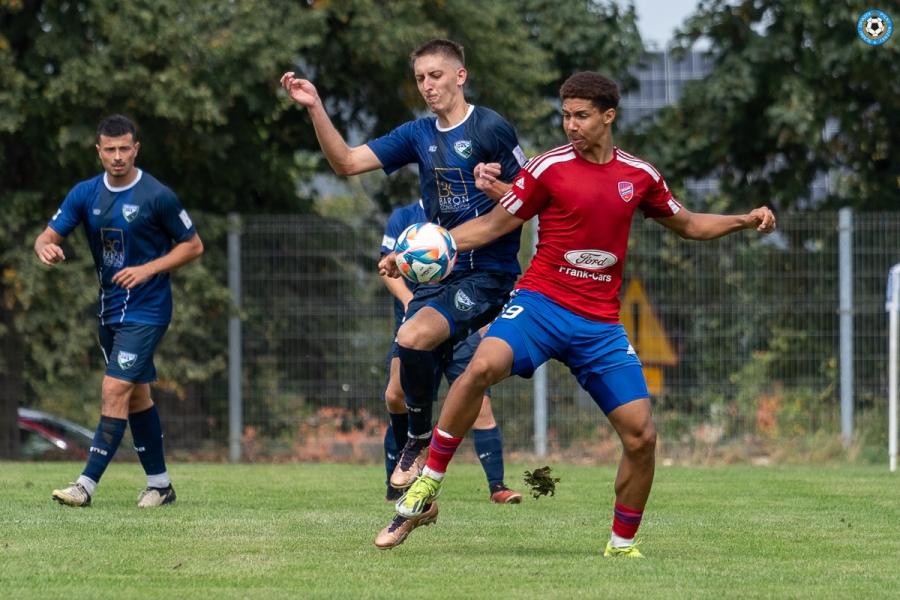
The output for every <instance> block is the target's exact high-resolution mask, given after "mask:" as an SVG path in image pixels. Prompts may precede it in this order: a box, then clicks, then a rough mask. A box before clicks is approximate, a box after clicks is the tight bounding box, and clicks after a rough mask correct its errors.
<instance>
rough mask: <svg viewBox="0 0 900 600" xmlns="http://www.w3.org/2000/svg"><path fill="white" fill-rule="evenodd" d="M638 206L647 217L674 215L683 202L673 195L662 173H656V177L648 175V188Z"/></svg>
mask: <svg viewBox="0 0 900 600" xmlns="http://www.w3.org/2000/svg"><path fill="white" fill-rule="evenodd" d="M638 208H640V209H641V211H642V212H643V213H644V218H645V219H651V218H661V217H671V216H674V215H676V214H678V211H679V210H681V204H679V202H678V200H676V199H675V198H674V197H673V196H672V192H670V191H669V186H668V185H666V182H665V180H664V179H663V178H662V175H659V174H658V173H656V176H655V177H648V184H647V189H646V190H645V191H644V193H643V194H642V198H641V203H640V204H639V205H638Z"/></svg>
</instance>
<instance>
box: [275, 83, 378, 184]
mask: <svg viewBox="0 0 900 600" xmlns="http://www.w3.org/2000/svg"><path fill="white" fill-rule="evenodd" d="M281 86H282V87H283V88H284V89H285V90H287V92H288V94H290V96H291V99H293V100H294V102H297V103H298V104H301V105H302V106H305V107H306V109H307V110H308V111H309V116H310V118H311V119H312V122H313V127H314V128H315V130H316V137H317V138H318V140H319V146H321V147H322V152H323V153H324V154H325V158H327V159H328V164H330V165H331V168H332V169H334V172H335V173H336V174H338V175H340V176H341V177H346V176H348V175H358V174H360V173H366V172H368V171H374V170H376V169H381V168H382V167H383V166H384V165H382V164H381V161H380V160H378V157H377V156H375V153H374V152H372V150H371V149H370V148H369V147H368V146H367V145H362V146H357V147H356V148H351V147H350V146H348V145H347V142H345V141H344V138H342V137H341V134H340V133H338V130H337V129H335V128H334V124H333V123H332V122H331V118H330V117H329V116H328V113H327V112H325V107H324V106H323V105H322V99H321V98H319V94H318V92H317V91H316V88H315V86H314V85H313V84H312V83H311V82H310V81H308V80H306V79H295V78H294V73H293V72H288V73H285V74H284V75H283V76H282V77H281Z"/></svg>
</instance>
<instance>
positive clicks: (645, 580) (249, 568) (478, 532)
mask: <svg viewBox="0 0 900 600" xmlns="http://www.w3.org/2000/svg"><path fill="white" fill-rule="evenodd" d="M539 466H543V464H541V465H537V464H534V465H507V483H508V484H509V485H510V486H511V487H514V488H516V489H519V490H520V491H522V492H523V493H525V492H526V490H525V486H524V484H523V483H522V474H523V472H524V471H525V470H526V469H529V470H532V469H534V468H535V467H539ZM552 467H553V475H554V476H555V477H560V478H561V479H562V481H561V482H560V483H559V484H558V486H557V492H556V495H555V496H554V497H552V498H547V497H544V498H540V499H538V500H534V499H532V498H531V497H530V495H528V494H525V499H524V501H523V503H522V504H520V505H513V506H498V505H492V504H489V503H488V501H487V498H488V493H487V485H486V483H485V481H484V476H483V473H482V472H481V470H480V468H479V467H478V466H476V465H460V464H455V465H453V466H452V467H451V471H450V475H449V476H448V479H447V482H446V483H445V485H444V491H443V495H442V497H441V500H440V501H439V505H440V510H441V512H440V517H439V519H438V522H437V524H435V525H432V526H430V527H425V528H420V529H418V530H416V531H414V532H413V533H412V535H410V537H409V538H408V539H407V541H406V543H405V544H403V545H402V546H400V547H398V548H396V549H394V550H391V551H380V550H378V549H376V548H375V547H374V546H373V544H372V541H373V539H374V537H375V534H376V533H377V532H378V531H379V530H380V529H381V528H382V527H384V526H385V525H386V524H387V523H389V522H390V520H391V518H392V516H393V510H392V506H391V505H390V504H387V503H385V502H384V501H383V500H382V498H383V494H384V487H383V483H382V482H383V480H384V472H383V470H382V469H381V468H377V467H362V466H345V465H237V466H231V465H208V464H174V465H171V466H170V474H171V475H172V478H173V481H174V483H175V489H176V491H177V492H178V502H177V503H176V504H175V505H173V506H169V507H161V508H157V509H143V510H139V509H137V508H136V506H135V504H136V500H137V495H138V493H139V491H140V490H141V488H142V487H143V482H144V476H143V473H142V472H141V469H140V466H139V465H137V464H124V463H123V464H117V463H114V464H113V466H112V467H111V468H110V470H109V471H108V472H107V474H106V475H105V476H104V479H103V482H102V483H101V485H100V487H99V488H98V490H97V494H95V496H94V506H93V507H92V508H86V509H73V508H69V507H62V506H59V505H57V504H56V503H54V502H52V501H51V500H50V492H51V490H52V489H53V488H55V487H60V486H63V485H66V484H67V482H69V481H72V480H74V479H75V478H76V477H77V475H78V473H79V472H80V470H81V465H80V464H79V465H76V464H48V463H43V464H41V463H0V490H2V492H0V597H3V598H55V599H58V598H62V597H69V598H116V599H126V598H147V597H164V598H217V599H225V598H413V599H421V600H431V599H440V598H496V599H514V598H529V599H530V598H619V599H622V598H654V599H655V598H716V599H717V600H720V599H721V598H848V597H851V598H853V597H855V598H859V597H868V598H881V597H884V598H887V597H896V596H897V594H898V590H900V568H898V566H897V557H898V556H900V535H898V534H900V500H898V498H900V476H898V474H891V473H889V472H888V471H887V468H886V467H877V468H876V467H868V466H866V467H856V466H846V467H839V468H836V467H830V466H829V467H797V466H789V467H744V466H740V467H736V466H731V467H723V468H708V469H696V468H695V469H691V468H676V467H667V468H660V469H659V470H658V471H657V478H656V484H655V487H654V491H653V494H652V495H651V498H650V504H649V505H648V507H647V511H646V513H645V517H644V523H643V525H642V527H641V531H640V532H639V534H638V535H639V538H642V539H643V543H642V544H641V546H640V547H641V550H642V552H644V554H645V555H646V556H647V558H646V560H643V561H640V560H628V559H608V558H604V557H603V548H604V546H605V544H606V541H607V539H608V536H609V527H610V521H611V517H612V503H613V479H614V477H615V469H614V468H611V467H581V466H572V465H563V464H560V465H552Z"/></svg>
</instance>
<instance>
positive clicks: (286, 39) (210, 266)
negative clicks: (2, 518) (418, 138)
mask: <svg viewBox="0 0 900 600" xmlns="http://www.w3.org/2000/svg"><path fill="white" fill-rule="evenodd" d="M563 33H565V34H566V36H567V37H565V38H563V39H559V37H558V36H559V35H561V34H563ZM439 36H443V37H451V38H454V39H457V40H459V41H460V42H461V43H463V45H464V46H465V47H466V49H467V57H468V67H469V70H470V71H471V73H472V77H471V79H470V90H469V92H470V94H469V95H470V98H471V99H472V100H473V101H474V102H477V103H480V104H484V105H486V106H490V107H491V108H494V109H495V110H497V111H498V112H500V113H502V114H504V115H505V116H506V117H508V118H509V119H510V120H511V121H512V122H513V123H514V124H516V125H517V126H518V127H519V129H520V133H521V135H523V136H524V137H529V138H533V139H534V140H542V139H544V138H542V137H541V136H542V135H543V132H545V131H546V130H545V129H542V128H543V127H544V123H545V122H546V120H547V116H548V115H549V114H550V113H551V112H552V110H553V98H554V97H555V95H556V88H557V87H558V83H559V82H560V81H561V80H562V79H563V78H565V77H566V76H568V74H569V73H570V72H571V71H572V70H575V69H583V68H599V69H603V70H605V71H607V72H610V73H611V74H618V75H623V76H624V73H625V69H626V68H627V66H628V64H630V63H629V61H632V62H633V60H637V59H638V58H639V52H637V50H639V48H640V41H639V38H638V37H637V32H636V30H635V29H634V14H633V11H630V10H622V9H620V8H618V6H617V5H615V4H614V3H600V2H593V1H588V0H579V1H578V2H571V1H570V0H544V1H537V0H500V1H497V2H490V3H484V2H476V1H475V0H446V1H445V0H398V1H396V2H389V3H388V2H381V1H377V0H332V1H326V0H314V1H313V0H308V1H307V2H297V1H296V0H271V1H269V2H264V3H263V2H250V1H247V0H229V1H227V2H226V1H222V0H197V1H194V2H177V1H175V0H129V1H127V2H126V1H123V0H74V1H70V0H0V203H2V206H3V213H2V223H0V273H3V276H2V277H0V298H2V302H0V338H2V339H3V343H4V356H5V357H22V360H23V363H22V364H21V365H18V364H17V365H13V364H12V363H11V362H9V361H7V362H9V364H5V365H0V373H2V374H3V375H2V376H3V377H5V378H7V379H8V381H7V380H3V381H0V395H2V399H3V401H0V405H2V406H3V407H5V412H3V413H2V414H0V421H3V423H4V424H5V425H6V429H5V430H4V431H7V433H8V434H9V435H12V434H11V433H9V431H11V430H12V429H14V425H13V423H14V421H15V414H14V410H15V405H16V404H18V402H19V399H20V398H21V397H22V396H23V395H24V396H25V397H28V398H31V399H35V398H36V397H38V396H42V397H45V396H46V395H48V394H50V393H51V392H50V390H51V388H52V389H56V390H68V391H69V392H71V391H72V390H81V389H84V388H85V381H87V379H86V377H87V376H86V373H96V372H97V371H98V370H99V369H101V368H102V366H101V365H99V364H98V361H97V359H96V356H95V353H93V351H92V348H93V347H94V342H93V335H94V334H93V322H92V319H91V318H89V315H90V313H91V308H90V305H91V303H92V302H93V300H92V296H93V293H94V291H95V289H96V288H95V285H96V284H95V283H94V280H93V270H92V268H91V266H90V257H89V255H88V253H87V250H86V245H85V244H84V240H83V239H81V236H82V234H80V233H76V234H73V236H72V237H71V239H70V240H69V241H68V242H67V248H66V253H67V256H68V257H69V260H68V261H67V263H66V264H65V265H63V266H62V268H59V269H52V270H51V269H44V268H43V267H42V266H41V265H39V264H38V263H37V261H36V260H34V259H33V257H32V256H31V255H30V246H31V243H32V241H33V239H34V237H35V236H36V235H37V233H38V232H39V231H40V230H41V229H42V228H43V227H44V226H45V223H46V221H47V218H48V217H49V216H50V215H52V213H53V212H54V211H55V210H56V208H57V207H58V206H59V204H60V203H61V201H62V199H63V198H64V197H65V194H66V193H67V192H68V190H69V189H70V188H71V187H72V186H73V185H74V184H75V183H76V182H78V181H81V180H84V179H87V178H89V177H91V176H93V175H95V174H97V173H98V172H99V171H100V168H99V164H98V162H97V158H96V155H95V154H94V152H95V151H94V148H93V145H94V143H95V140H94V135H95V133H94V128H95V126H96V123H98V122H99V121H100V120H101V119H102V118H103V117H105V116H108V115H109V114H112V113H122V114H125V115H127V116H129V117H130V118H132V119H133V120H134V121H135V122H136V124H137V126H138V139H139V141H140V142H141V143H142V148H141V152H140V154H139V156H138V160H137V164H138V166H140V167H141V168H144V169H146V170H147V171H148V172H150V173H152V174H153V175H154V176H156V177H158V178H159V179H160V180H161V181H163V182H164V183H166V184H167V185H169V186H170V187H172V188H173V189H174V190H175V192H176V193H177V194H178V195H179V197H180V198H181V199H182V201H183V203H184V204H185V205H186V207H188V208H189V210H191V211H194V214H195V215H199V214H202V213H201V212H199V211H205V212H206V213H210V216H209V218H208V220H200V221H198V224H200V225H202V227H201V230H200V231H201V237H203V239H204V241H205V242H206V246H207V252H206V255H205V256H204V258H203V259H202V262H201V263H199V264H192V265H189V266H188V267H187V268H186V269H184V270H183V272H179V273H177V274H176V275H175V276H173V282H174V285H175V294H176V296H179V295H185V294H186V295H189V296H190V302H189V303H190V305H191V306H190V307H189V308H188V309H187V310H186V314H187V315H188V317H186V318H183V319H182V318H176V320H175V321H173V324H172V326H171V328H170V333H169V335H168V336H167V338H166V339H167V342H166V343H165V344H164V345H163V346H161V348H160V363H161V364H165V365H166V372H167V373H168V374H169V377H170V379H168V380H166V381H162V382H161V384H162V385H161V388H162V389H164V390H168V391H170V392H172V393H174V394H177V395H179V396H190V395H191V391H190V390H188V389H185V388H184V386H186V385H187V386H190V385H200V383H201V382H203V381H209V380H210V379H211V378H214V377H216V376H217V374H219V373H221V370H222V368H224V351H225V350H224V342H223V340H222V339H221V335H219V333H221V331H222V330H223V328H222V327H221V319H224V318H225V316H227V291H226V290H224V287H223V284H224V279H225V278H224V272H223V270H222V264H223V262H224V258H223V254H222V251H223V249H222V248H221V247H220V246H221V244H220V242H222V241H223V235H224V227H223V226H222V222H221V221H217V220H216V217H215V216H214V215H224V214H225V213H228V212H231V211H238V212H241V213H244V214H248V213H275V214H278V213H305V212H309V211H310V210H311V207H312V198H311V195H310V194H309V193H306V192H303V191H301V192H298V183H302V182H303V181H306V180H309V179H311V178H312V176H313V175H314V174H315V173H316V172H317V171H326V172H327V167H326V166H325V165H324V163H323V162H322V161H321V160H320V157H319V154H318V143H317V140H316V138H315V133H314V130H313V128H312V126H311V124H310V122H309V119H308V115H307V114H306V112H305V111H302V110H296V109H295V108H294V107H293V106H292V104H291V103H290V102H289V101H288V100H287V98H285V96H284V95H283V94H281V93H280V92H279V88H278V86H277V82H278V78H279V76H280V75H281V73H283V72H284V71H286V70H289V69H293V70H296V71H300V72H301V73H303V74H304V75H306V76H308V77H310V78H311V79H313V80H314V81H315V82H316V84H317V86H318V87H319V90H320V91H321V92H322V95H323V97H325V98H326V99H327V102H328V103H329V105H328V108H329V112H330V113H331V114H332V115H333V117H334V120H335V124H336V125H337V127H338V128H339V130H341V131H342V132H344V133H345V135H348V136H349V135H356V136H358V137H359V136H362V137H368V136H374V135H380V134H383V133H385V132H387V131H389V130H390V129H391V128H393V127H395V126H397V125H399V124H400V123H402V122H404V121H407V120H409V119H411V118H414V117H415V116H416V115H418V114H421V113H422V111H423V110H424V104H423V102H422V100H421V98H420V97H419V95H418V92H417V90H416V88H415V84H414V81H413V79H412V77H411V74H410V65H409V58H408V57H409V53H410V51H411V50H412V49H414V48H415V47H417V46H418V45H419V44H421V43H423V42H424V41H427V40H428V39H430V38H433V37H439ZM299 189H301V190H302V189H305V188H302V187H301V188H299ZM370 192H371V193H373V194H375V195H377V196H379V197H380V198H381V199H382V200H383V201H382V202H381V203H380V204H381V206H382V208H385V209H386V208H388V207H389V206H390V205H391V203H401V202H403V201H405V200H407V199H408V198H410V197H411V196H412V194H414V193H415V192H414V190H413V189H412V188H411V186H410V185H409V180H407V181H405V182H404V181H403V180H400V181H398V180H397V179H396V178H392V179H389V180H387V183H386V184H384V185H383V186H381V187H380V188H377V189H374V191H373V190H370ZM404 192H405V194H406V195H405V196H404ZM195 220H196V219H195ZM201 292H202V293H201ZM170 341H171V343H170ZM4 382H5V383H4ZM176 382H177V383H176ZM4 415H5V416H4ZM0 439H3V436H2V435H0Z"/></svg>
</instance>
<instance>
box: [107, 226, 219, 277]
mask: <svg viewBox="0 0 900 600" xmlns="http://www.w3.org/2000/svg"><path fill="white" fill-rule="evenodd" d="M201 254H203V242H201V241H200V236H199V235H197V234H196V233H195V234H194V235H193V237H191V238H189V239H187V240H185V241H183V242H181V243H180V244H175V247H174V248H172V250H171V251H170V252H169V253H168V254H166V255H165V256H160V257H159V258H157V259H156V260H151V261H150V262H148V263H144V264H142V265H138V266H136V267H126V268H124V269H122V270H121V271H119V272H118V273H116V274H115V275H113V278H112V282H113V283H114V284H116V285H118V286H119V287H123V288H125V289H126V290H130V289H131V288H134V287H137V286H139V285H141V284H142V283H144V282H145V281H147V280H148V279H150V278H151V277H153V276H154V275H159V274H160V273H168V272H169V271H174V270H175V269H177V268H179V267H183V266H184V265H186V264H188V263H189V262H191V261H192V260H194V259H195V258H197V257H198V256H200V255H201Z"/></svg>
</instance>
